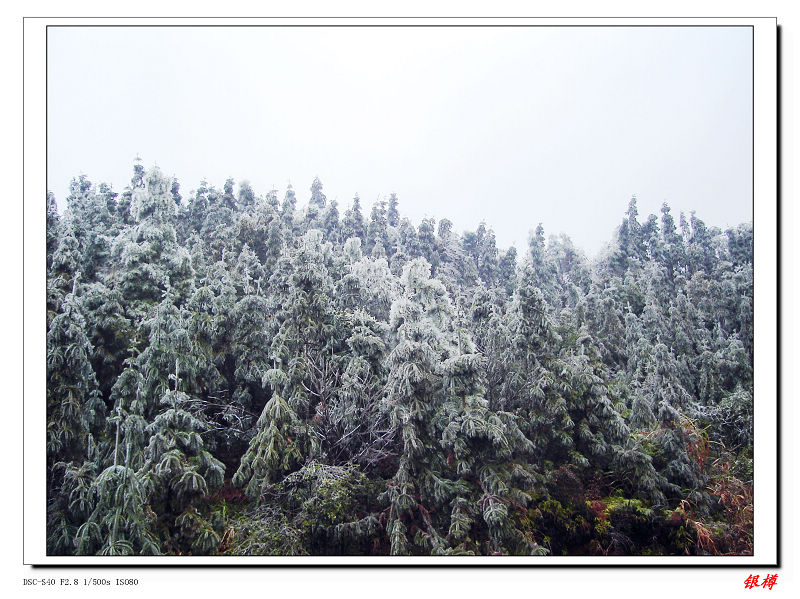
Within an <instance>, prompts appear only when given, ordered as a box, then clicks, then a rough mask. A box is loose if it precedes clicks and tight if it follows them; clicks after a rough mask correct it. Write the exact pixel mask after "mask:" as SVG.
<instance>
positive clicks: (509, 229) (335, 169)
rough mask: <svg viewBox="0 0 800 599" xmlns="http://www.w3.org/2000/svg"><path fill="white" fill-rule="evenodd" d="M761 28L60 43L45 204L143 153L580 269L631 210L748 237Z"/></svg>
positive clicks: (51, 71) (201, 36)
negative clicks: (562, 253) (754, 42)
mask: <svg viewBox="0 0 800 599" xmlns="http://www.w3.org/2000/svg"><path fill="white" fill-rule="evenodd" d="M751 73H752V57H751V30H750V28H744V27H742V28H699V27H692V28H688V27H687V28H645V27H641V28H562V27H558V28H525V27H519V28H396V27H392V28H345V27H342V28H306V27H303V28H54V27H50V29H49V37H48V187H49V189H50V190H52V191H53V192H54V193H55V194H56V197H57V198H58V199H59V201H60V203H62V204H63V198H65V197H66V195H67V193H68V189H69V181H70V179H71V178H72V177H75V176H77V175H78V174H80V173H85V174H86V175H87V176H88V177H89V179H90V180H91V181H92V182H94V183H95V184H97V183H100V182H103V181H105V182H107V183H110V184H112V185H113V187H114V189H116V190H117V191H121V190H122V189H123V188H124V187H125V185H127V183H128V182H129V181H130V176H131V172H132V166H133V159H134V157H135V156H136V155H137V154H139V155H140V156H141V157H142V159H143V161H144V165H145V166H146V167H150V166H152V165H153V164H158V166H159V167H160V168H161V169H162V170H164V171H165V172H166V173H168V174H174V175H176V176H177V177H178V180H179V182H180V183H181V192H182V194H183V195H184V198H186V197H187V196H188V195H189V192H190V190H193V189H195V188H196V187H197V186H198V185H199V183H200V181H201V180H203V179H206V180H207V181H208V182H209V183H211V184H214V185H215V186H217V187H219V188H221V187H222V184H223V182H224V181H225V179H226V178H228V177H233V178H234V179H235V180H236V181H237V182H238V181H241V180H243V179H246V180H248V181H250V183H251V184H252V185H253V187H254V189H255V190H256V192H257V193H258V194H263V193H264V192H266V191H267V190H269V189H271V188H272V187H273V186H275V187H276V188H277V189H279V190H280V196H281V197H282V196H283V191H284V190H285V188H286V184H287V183H289V182H291V184H292V185H293V186H294V187H295V189H296V190H297V195H298V199H299V203H300V205H303V204H305V202H306V201H307V199H308V197H309V196H310V192H309V191H308V189H309V187H310V185H311V181H312V179H313V178H314V176H319V177H320V179H321V180H322V183H323V185H324V192H325V193H326V195H327V196H328V198H329V199H332V198H336V199H337V200H338V202H339V209H340V213H343V212H344V210H345V209H346V208H347V207H348V206H349V204H350V200H351V198H352V197H353V195H354V194H355V193H356V192H358V193H359V195H360V197H361V199H362V205H363V207H364V212H365V215H366V216H368V215H369V209H370V207H371V205H372V202H373V201H374V200H375V199H377V198H378V197H379V196H381V197H382V196H388V194H389V193H391V192H396V193H397V194H398V197H399V199H400V210H401V213H402V215H403V216H408V217H410V218H411V219H412V221H413V222H414V223H415V224H419V221H420V220H421V219H422V218H423V217H424V216H433V217H435V218H437V219H439V218H444V217H446V218H449V219H450V220H452V221H453V223H454V226H455V228H456V229H457V230H458V231H463V230H465V229H475V228H476V227H477V226H478V224H479V223H480V222H481V221H482V220H484V221H486V223H487V225H489V226H491V227H492V228H493V229H494V231H495V233H496V235H497V240H498V244H499V245H500V246H501V247H506V246H508V245H511V244H515V245H516V246H517V248H518V249H520V250H522V249H523V248H524V247H525V245H526V242H527V237H528V233H529V231H530V230H532V229H533V228H535V227H536V225H537V224H538V223H539V222H542V223H543V226H544V228H545V233H546V234H548V235H549V234H557V233H560V232H562V231H563V232H565V233H567V234H568V235H569V236H570V237H571V238H572V240H573V241H574V242H575V244H576V245H578V246H580V247H582V248H583V249H584V250H586V252H587V253H588V254H589V255H592V254H593V253H594V252H596V251H597V250H599V249H600V248H601V247H602V246H603V244H605V243H606V242H607V241H608V240H609V239H610V237H611V235H612V232H613V229H614V227H616V226H617V225H618V224H619V222H620V220H621V219H622V216H623V213H624V211H625V209H626V208H627V203H628V200H629V199H630V197H631V195H634V194H635V195H636V196H637V198H638V206H639V214H640V219H641V220H643V219H644V217H645V216H646V215H647V214H649V213H651V212H654V213H657V212H658V210H659V208H660V206H661V203H662V202H664V201H667V202H668V203H669V204H670V206H671V207H672V210H673V213H674V214H675V216H676V219H677V214H678V212H679V211H681V210H683V211H686V212H687V213H688V211H690V210H695V211H696V212H697V215H698V216H699V217H700V218H702V219H703V220H704V221H706V223H707V224H709V225H718V226H721V227H724V226H729V225H735V224H738V223H740V222H744V221H750V220H751V218H752V217H751V211H752V194H751V188H752V149H751V148H752V133H751V128H752V100H751V97H752V77H751Z"/></svg>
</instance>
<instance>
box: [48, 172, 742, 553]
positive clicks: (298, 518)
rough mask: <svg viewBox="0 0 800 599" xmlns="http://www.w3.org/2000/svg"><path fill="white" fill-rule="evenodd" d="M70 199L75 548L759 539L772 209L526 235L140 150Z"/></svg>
mask: <svg viewBox="0 0 800 599" xmlns="http://www.w3.org/2000/svg"><path fill="white" fill-rule="evenodd" d="M355 183H357V182H355ZM60 200H61V199H60ZM62 206H63V210H62V211H61V213H59V210H58V209H57V204H56V199H55V197H54V196H53V195H52V194H50V195H49V196H48V198H47V273H48V277H47V329H48V330H47V498H48V511H47V534H48V553H49V554H52V555H140V554H144V555H162V554H163V555H354V556H357V555H465V554H469V555H551V556H552V555H595V556H604V555H743V554H752V552H753V491H752V489H753V487H752V480H753V417H752V415H753V230H752V224H751V223H744V224H741V225H739V226H738V227H735V228H731V229H728V230H721V229H719V228H717V227H714V226H711V225H706V224H705V223H704V222H703V221H702V220H701V219H700V218H699V217H698V216H697V215H695V214H689V215H684V214H679V215H675V214H672V213H671V212H670V208H669V206H667V205H666V204H665V205H664V206H663V207H662V209H661V212H660V214H657V215H649V216H646V217H645V216H644V215H642V216H640V215H639V214H637V207H636V200H635V199H631V200H630V202H629V204H628V206H627V211H625V212H623V210H624V208H625V206H624V204H623V205H621V206H620V225H619V227H618V228H617V229H616V230H615V231H609V232H608V240H609V243H608V246H607V249H606V250H605V251H604V252H602V253H601V254H600V255H599V256H598V257H597V258H596V259H593V260H589V259H587V258H586V256H585V255H584V253H583V252H582V251H581V250H580V249H579V248H577V247H575V246H574V245H573V243H572V242H571V241H570V239H569V238H568V237H567V236H565V235H561V236H550V237H549V238H548V237H547V235H546V232H545V231H544V229H543V228H542V226H541V225H539V226H538V227H537V223H535V222H534V223H529V224H528V223H526V224H525V225H526V226H530V228H531V229H532V232H531V235H530V240H529V244H528V247H527V248H525V249H524V251H520V252H519V253H518V252H517V251H516V250H515V249H514V248H513V247H512V248H510V249H508V250H505V249H503V248H498V247H497V244H496V242H495V237H494V233H493V231H492V228H491V223H489V222H487V223H486V224H481V225H480V226H479V227H478V228H477V230H475V231H465V232H463V233H461V232H458V231H456V230H454V229H453V226H452V223H451V222H450V221H449V220H447V219H446V218H444V219H441V220H439V221H438V222H436V221H435V220H434V219H424V220H422V222H419V223H416V222H411V221H410V220H409V219H407V218H404V217H403V214H402V198H400V199H398V198H397V197H396V196H395V195H394V194H392V195H390V196H389V197H387V198H385V199H383V200H381V201H378V202H376V203H375V205H374V206H372V208H371V210H370V211H369V213H366V211H364V210H362V207H361V205H360V201H359V198H358V196H356V197H354V198H353V199H352V201H350V202H348V204H347V205H341V206H339V205H337V203H336V202H335V201H333V200H329V199H328V198H326V196H325V194H324V192H323V186H322V184H321V183H320V181H319V180H314V181H313V183H312V184H311V188H310V194H309V193H308V192H302V193H299V192H298V193H297V194H296V192H295V190H293V189H291V188H289V189H287V190H285V192H283V191H282V192H281V193H280V194H279V193H278V192H277V191H270V192H267V193H266V194H264V195H258V194H257V193H256V192H255V191H254V190H253V189H252V188H251V187H250V186H249V185H248V184H247V183H241V184H238V185H236V184H235V183H234V181H232V180H228V181H227V182H226V183H225V185H224V187H223V189H215V188H214V187H212V186H209V185H208V184H206V183H202V184H201V185H200V187H199V188H198V189H197V190H196V192H194V193H193V194H192V195H191V197H184V196H182V194H181V187H180V185H179V183H178V182H177V181H176V180H174V179H173V178H172V177H167V176H165V175H164V174H163V173H162V172H161V171H159V170H158V169H157V168H153V169H151V170H148V171H146V170H145V169H144V168H143V166H142V165H141V163H139V162H137V163H136V164H135V165H134V170H133V177H132V179H131V182H130V185H129V186H128V187H127V188H126V189H124V190H123V191H122V192H121V193H117V192H115V191H113V190H112V189H111V188H110V187H109V186H107V185H104V184H98V185H95V184H93V183H91V182H90V181H89V180H87V179H86V177H84V176H81V177H79V178H77V179H75V180H74V181H73V184H72V187H71V193H70V195H69V197H67V198H64V199H63V201H62ZM576 218H580V217H579V216H576Z"/></svg>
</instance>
